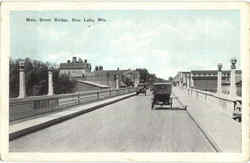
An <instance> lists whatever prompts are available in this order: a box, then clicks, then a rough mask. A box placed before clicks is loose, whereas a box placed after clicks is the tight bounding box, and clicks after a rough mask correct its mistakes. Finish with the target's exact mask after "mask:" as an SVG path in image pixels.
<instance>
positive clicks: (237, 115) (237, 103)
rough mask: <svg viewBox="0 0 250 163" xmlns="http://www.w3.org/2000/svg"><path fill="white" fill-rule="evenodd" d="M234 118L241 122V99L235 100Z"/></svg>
mask: <svg viewBox="0 0 250 163" xmlns="http://www.w3.org/2000/svg"><path fill="white" fill-rule="evenodd" d="M232 118H233V119H234V120H236V121H238V122H241V101H240V100H236V101H234V110H233V117H232Z"/></svg>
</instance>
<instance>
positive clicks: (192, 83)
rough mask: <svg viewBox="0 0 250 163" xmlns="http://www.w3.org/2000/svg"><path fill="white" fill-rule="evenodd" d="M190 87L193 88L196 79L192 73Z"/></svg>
mask: <svg viewBox="0 0 250 163" xmlns="http://www.w3.org/2000/svg"><path fill="white" fill-rule="evenodd" d="M190 87H191V88H193V87H194V80H193V74H192V73H190Z"/></svg>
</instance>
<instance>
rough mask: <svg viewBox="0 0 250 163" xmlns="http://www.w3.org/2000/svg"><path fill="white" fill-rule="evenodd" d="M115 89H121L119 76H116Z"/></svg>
mask: <svg viewBox="0 0 250 163" xmlns="http://www.w3.org/2000/svg"><path fill="white" fill-rule="evenodd" d="M115 87H116V89H119V75H118V74H116V78H115Z"/></svg>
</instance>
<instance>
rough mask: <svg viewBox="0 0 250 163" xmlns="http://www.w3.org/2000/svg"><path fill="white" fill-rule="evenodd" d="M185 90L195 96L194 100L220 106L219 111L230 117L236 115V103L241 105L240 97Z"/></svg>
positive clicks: (192, 89)
mask: <svg viewBox="0 0 250 163" xmlns="http://www.w3.org/2000/svg"><path fill="white" fill-rule="evenodd" d="M184 90H185V92H186V93H187V95H189V96H193V97H194V98H196V99H199V100H201V101H204V102H207V103H209V104H213V105H216V106H219V109H221V111H222V112H224V113H226V114H227V115H229V116H232V114H233V113H234V111H235V109H236V108H235V107H236V102H237V101H239V102H240V103H241V100H242V99H241V97H239V96H235V97H230V96H229V95H225V94H217V93H214V92H209V91H202V90H198V89H194V88H184Z"/></svg>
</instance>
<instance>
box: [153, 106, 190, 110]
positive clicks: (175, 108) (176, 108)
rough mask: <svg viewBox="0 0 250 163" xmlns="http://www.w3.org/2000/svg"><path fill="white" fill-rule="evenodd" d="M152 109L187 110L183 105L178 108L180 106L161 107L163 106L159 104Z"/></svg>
mask: <svg viewBox="0 0 250 163" xmlns="http://www.w3.org/2000/svg"><path fill="white" fill-rule="evenodd" d="M152 110H187V109H186V108H185V107H183V108H180V107H173V108H171V107H163V106H160V107H155V108H154V109H152Z"/></svg>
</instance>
